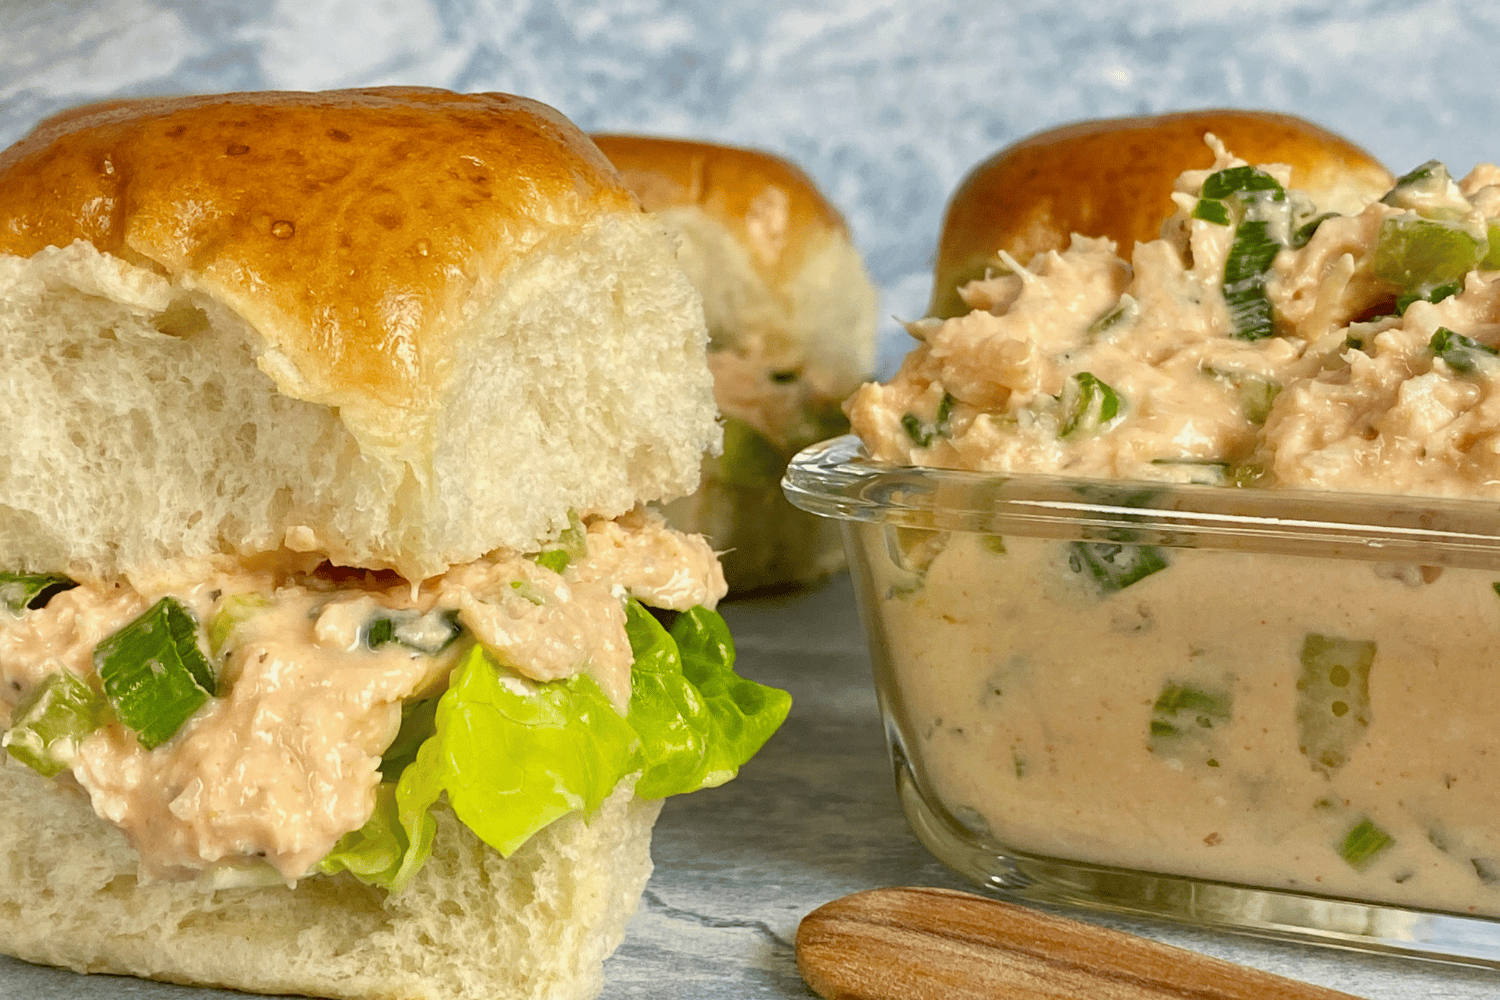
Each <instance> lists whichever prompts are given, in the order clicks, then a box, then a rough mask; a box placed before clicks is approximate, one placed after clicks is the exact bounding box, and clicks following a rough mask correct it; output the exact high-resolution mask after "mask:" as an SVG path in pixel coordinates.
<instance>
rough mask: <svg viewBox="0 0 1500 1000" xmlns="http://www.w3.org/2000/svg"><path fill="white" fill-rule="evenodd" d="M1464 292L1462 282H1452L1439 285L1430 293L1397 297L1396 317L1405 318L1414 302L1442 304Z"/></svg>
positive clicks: (1407, 294) (1415, 293)
mask: <svg viewBox="0 0 1500 1000" xmlns="http://www.w3.org/2000/svg"><path fill="white" fill-rule="evenodd" d="M1463 290H1464V283H1463V282H1462V281H1450V282H1448V284H1446V285H1439V286H1437V287H1436V288H1434V289H1432V290H1431V291H1429V292H1426V293H1422V292H1407V293H1406V294H1405V295H1398V296H1396V315H1397V316H1405V315H1406V310H1408V309H1410V308H1411V306H1412V303H1414V302H1441V301H1443V300H1444V299H1446V298H1451V297H1452V296H1454V295H1457V294H1458V293H1459V292H1461V291H1463Z"/></svg>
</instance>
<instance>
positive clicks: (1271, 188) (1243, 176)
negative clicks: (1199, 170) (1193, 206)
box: [1199, 166, 1286, 201]
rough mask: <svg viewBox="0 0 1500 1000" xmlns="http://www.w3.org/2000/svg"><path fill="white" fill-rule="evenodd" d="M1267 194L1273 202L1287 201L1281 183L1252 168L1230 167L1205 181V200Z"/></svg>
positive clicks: (1210, 175)
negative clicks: (1259, 193)
mask: <svg viewBox="0 0 1500 1000" xmlns="http://www.w3.org/2000/svg"><path fill="white" fill-rule="evenodd" d="M1256 192H1266V193H1267V195H1268V196H1269V197H1270V198H1271V200H1273V201H1285V200H1286V190H1285V189H1284V188H1282V186H1281V182H1280V181H1278V180H1277V179H1276V178H1274V177H1272V176H1271V175H1270V174H1268V173H1266V172H1265V171H1264V170H1257V169H1255V168H1254V167H1251V166H1243V167H1228V168H1226V169H1224V170H1220V171H1217V172H1215V173H1212V174H1209V175H1208V177H1207V178H1206V179H1205V180H1204V181H1203V190H1202V191H1200V192H1199V193H1200V194H1201V195H1202V196H1203V197H1204V198H1216V199H1224V198H1228V197H1229V196H1231V195H1242V196H1243V195H1254V194H1255V193H1256Z"/></svg>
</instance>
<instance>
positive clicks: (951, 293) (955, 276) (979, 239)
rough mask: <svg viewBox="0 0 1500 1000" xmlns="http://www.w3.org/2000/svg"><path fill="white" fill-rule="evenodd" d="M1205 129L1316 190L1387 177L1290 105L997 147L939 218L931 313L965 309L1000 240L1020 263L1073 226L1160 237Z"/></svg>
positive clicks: (1378, 184) (1125, 123)
mask: <svg viewBox="0 0 1500 1000" xmlns="http://www.w3.org/2000/svg"><path fill="white" fill-rule="evenodd" d="M1206 132H1212V133H1213V134H1214V135H1216V136H1218V137H1219V139H1220V140H1222V141H1223V143H1224V144H1225V146H1227V147H1228V149H1229V151H1230V152H1231V153H1233V154H1234V155H1236V156H1238V157H1240V158H1241V159H1244V160H1247V161H1249V162H1250V163H1285V164H1287V165H1288V166H1290V167H1291V168H1292V185H1293V186H1294V187H1299V188H1303V189H1304V190H1308V191H1313V192H1316V191H1319V190H1321V189H1325V188H1328V187H1331V186H1334V185H1336V184H1345V185H1347V184H1350V183H1353V184H1361V185H1365V186H1368V187H1369V189H1370V190H1371V191H1372V192H1373V193H1374V195H1375V196H1378V195H1380V194H1382V193H1384V192H1385V191H1387V190H1389V189H1390V187H1391V185H1392V183H1394V178H1393V177H1392V176H1391V174H1390V172H1389V171H1387V170H1386V169H1385V167H1383V166H1382V165H1381V164H1380V163H1379V161H1377V160H1376V159H1375V158H1374V157H1372V156H1371V155H1370V154H1369V153H1367V152H1365V151H1364V150H1362V149H1360V148H1359V147H1358V146H1356V145H1354V144H1353V143H1351V142H1349V141H1348V140H1347V139H1344V138H1342V137H1340V136H1338V135H1335V134H1334V133H1333V132H1330V131H1328V130H1327V129H1325V128H1322V127H1320V126H1318V125H1314V124H1313V123H1312V122H1309V121H1306V120H1304V119H1301V118H1298V117H1296V116H1294V115H1286V114H1276V113H1273V112H1267V111H1237V110H1229V109H1213V110H1206V111H1187V112H1179V113H1175V114H1166V115H1157V116H1151V117H1138V118H1109V119H1102V120H1099V121H1086V122H1078V123H1076V124H1072V125H1065V126H1063V127H1061V128H1055V129H1050V130H1048V131H1046V132H1041V133H1039V134H1037V135H1034V136H1031V137H1030V138H1028V139H1023V140H1022V141H1020V142H1018V143H1016V144H1014V145H1012V146H1009V147H1007V148H1006V149H1003V150H1001V151H1000V152H999V153H997V154H996V155H994V156H992V157H991V158H989V159H988V160H986V161H984V162H983V163H981V164H980V165H979V166H977V167H975V168H974V169H973V170H972V171H970V173H969V175H968V176H967V177H965V178H964V180H963V181H962V182H961V183H960V184H959V186H958V188H957V189H956V190H955V192H954V194H953V197H952V199H951V200H950V201H949V203H948V210H947V213H946V215H945V217H944V220H943V232H942V235H941V237H940V239H939V242H938V257H937V266H936V270H935V276H934V282H933V291H932V301H931V305H930V306H929V313H930V314H931V315H934V316H943V317H947V316H953V315H957V314H959V313H963V312H967V308H966V307H965V306H964V305H963V302H962V300H961V299H960V298H959V297H958V294H957V288H958V286H959V285H962V284H965V283H967V282H968V281H970V280H972V279H974V278H977V277H981V276H982V274H983V270H984V268H985V266H986V265H987V264H992V263H993V260H994V255H995V253H996V252H997V251H999V250H1005V251H1007V252H1009V253H1010V254H1011V255H1012V256H1014V257H1015V258H1016V259H1017V260H1018V261H1020V262H1022V263H1025V262H1026V261H1027V260H1029V259H1030V258H1031V257H1032V256H1033V255H1035V254H1037V253H1041V252H1044V251H1047V250H1061V249H1063V248H1064V247H1065V246H1067V243H1068V239H1069V237H1070V236H1071V235H1072V234H1073V233H1075V232H1076V233H1081V234H1083V235H1085V236H1107V237H1109V238H1110V239H1112V240H1114V241H1115V242H1116V243H1117V244H1118V245H1119V247H1120V252H1121V253H1122V254H1124V255H1126V256H1128V255H1129V253H1130V249H1131V247H1132V246H1133V245H1134V244H1135V243H1137V242H1146V241H1149V240H1153V239H1156V238H1157V236H1158V235H1160V230H1161V224H1162V223H1163V222H1164V221H1165V220H1166V219H1167V218H1169V217H1170V216H1171V215H1172V213H1173V211H1175V207H1176V206H1175V205H1174V204H1173V203H1172V200H1171V192H1172V184H1173V181H1175V180H1176V179H1177V175H1178V174H1180V173H1182V171H1184V170H1193V169H1203V168H1206V167H1209V166H1211V165H1212V164H1213V153H1212V151H1211V150H1210V149H1209V148H1208V146H1207V145H1205V144H1204V141H1203V136H1204V133H1206Z"/></svg>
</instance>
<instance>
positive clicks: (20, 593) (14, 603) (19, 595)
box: [0, 573, 78, 615]
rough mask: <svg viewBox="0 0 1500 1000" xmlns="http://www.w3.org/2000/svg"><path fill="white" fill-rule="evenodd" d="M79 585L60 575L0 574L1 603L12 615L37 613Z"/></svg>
mask: <svg viewBox="0 0 1500 1000" xmlns="http://www.w3.org/2000/svg"><path fill="white" fill-rule="evenodd" d="M76 586H78V584H77V583H75V582H74V581H72V580H70V579H69V578H67V577H65V576H62V575H61V574H59V573H0V602H4V604H5V606H6V607H7V608H10V610H11V613H12V614H17V615H18V614H20V613H21V612H23V611H28V610H30V611H35V610H36V609H38V608H43V607H46V605H47V602H48V601H50V600H52V598H53V597H55V596H56V595H58V594H60V593H62V592H63V591H65V590H72V589H73V588H74V587H76Z"/></svg>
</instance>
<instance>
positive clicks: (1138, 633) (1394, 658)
mask: <svg viewBox="0 0 1500 1000" xmlns="http://www.w3.org/2000/svg"><path fill="white" fill-rule="evenodd" d="M783 486H784V489H785V491H786V494H787V496H788V497H789V498H790V499H791V501H792V502H793V503H794V504H796V505H797V506H798V507H801V508H803V509H804V510H807V511H811V512H812V513H814V514H820V515H823V516H827V517H832V518H837V519H838V520H839V521H841V523H842V527H843V530H844V540H845V545H846V549H847V552H848V557H849V563H850V566H851V571H852V573H853V575H854V580H855V584H856V590H857V594H858V598H859V603H860V613H861V616H862V619H863V621H864V623H865V628H866V631H867V633H868V637H869V643H870V650H871V656H872V661H873V665H874V671H875V683H876V688H877V692H878V695H879V700H880V706H881V712H882V715H883V718H884V720H885V727H886V731H887V734H888V737H889V742H890V748H891V756H892V761H893V763H894V766H895V772H896V782H897V787H898V790H899V793H900V796H901V801H902V804H903V807H904V809H905V811H906V815H907V819H908V821H909V822H910V824H911V826H912V828H913V830H914V831H915V832H916V833H917V835H918V836H919V837H920V838H921V839H922V841H923V842H924V844H925V845H926V846H927V847H928V849H929V850H931V851H932V853H933V854H934V855H935V856H937V858H938V859H939V860H941V861H942V862H944V863H945V864H947V865H948V866H950V867H951V868H953V869H955V870H956V871H958V872H959V873H961V874H962V875H964V876H966V877H968V878H970V879H973V880H974V881H976V882H978V883H980V884H982V885H986V886H989V887H992V888H995V889H999V890H1003V891H1006V892H1009V893H1013V894H1016V895H1020V896H1022V897H1027V898H1032V899H1037V900H1042V901H1047V902H1053V903H1061V904H1066V905H1074V906H1083V907H1089V908H1094V909H1101V910H1111V911H1117V912H1128V913H1135V914H1146V915H1152V916H1158V917H1167V918H1171V919H1176V920H1181V921H1187V922H1190V923H1193V924H1196V925H1200V926H1212V927H1220V928H1229V929H1235V930H1240V931H1246V932H1250V933H1255V934H1260V935H1263V936H1269V937H1276V938H1283V939H1296V940H1311V941H1317V942H1321V943H1324V944H1330V945H1334V946H1339V947H1346V948H1356V949H1361V950H1369V951H1378V952H1386V953H1399V954H1405V955H1412V956H1419V957H1424V958H1431V959H1440V960H1445V961H1454V962H1460V963H1464V964H1475V965H1485V966H1492V967H1500V735H1497V734H1500V504H1495V503H1489V502H1480V501H1472V500H1447V499H1431V498H1414V497H1391V496H1369V495H1351V494H1342V493H1315V492H1306V491H1291V490H1251V489H1228V488H1224V487H1212V486H1177V485H1169V484H1156V483H1144V482H1129V483H1127V482H1114V481H1106V480H1081V479H1066V478H1060V477H1055V476H1033V475H1026V476H1022V475H1013V476H997V475H984V474H976V473H965V472H955V471H949V470H941V469H929V468H910V467H894V466H889V465H882V464H879V463H875V462H872V461H870V460H868V459H866V458H864V457H863V452H862V449H861V447H860V444H859V442H858V440H857V439H856V438H853V437H844V438H838V439H835V440H833V441H829V442H824V443H823V444H820V445H815V446H813V447H811V448H809V449H807V450H805V451H803V452H802V453H801V454H800V455H798V456H797V458H796V459H795V460H794V461H793V463H792V465H791V467H790V468H789V469H788V471H787V475H786V479H785V481H784V483H783Z"/></svg>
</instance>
